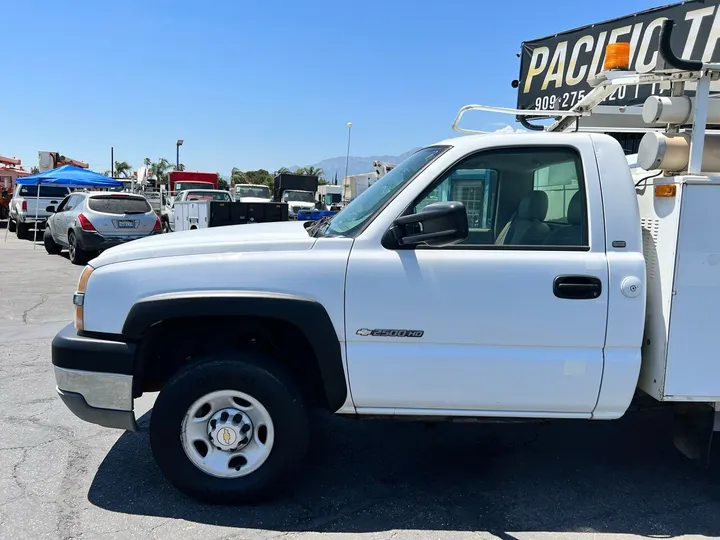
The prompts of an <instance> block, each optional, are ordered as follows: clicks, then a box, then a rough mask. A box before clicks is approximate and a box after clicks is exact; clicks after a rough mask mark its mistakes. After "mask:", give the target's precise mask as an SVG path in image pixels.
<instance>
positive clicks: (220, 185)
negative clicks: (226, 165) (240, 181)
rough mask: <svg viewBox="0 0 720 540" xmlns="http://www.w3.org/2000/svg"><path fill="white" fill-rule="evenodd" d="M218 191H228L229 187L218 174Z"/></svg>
mask: <svg viewBox="0 0 720 540" xmlns="http://www.w3.org/2000/svg"><path fill="white" fill-rule="evenodd" d="M218 189H225V190H228V189H230V185H229V184H228V181H227V180H225V179H224V178H223V177H222V176H220V173H218Z"/></svg>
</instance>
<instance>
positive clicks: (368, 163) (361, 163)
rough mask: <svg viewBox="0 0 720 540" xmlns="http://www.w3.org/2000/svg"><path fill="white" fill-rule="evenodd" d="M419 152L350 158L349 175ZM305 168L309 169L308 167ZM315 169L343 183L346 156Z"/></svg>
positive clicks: (509, 128) (511, 130) (502, 129)
mask: <svg viewBox="0 0 720 540" xmlns="http://www.w3.org/2000/svg"><path fill="white" fill-rule="evenodd" d="M500 126H502V127H500ZM494 127H496V128H499V129H494V130H492V133H517V132H522V131H525V130H524V129H518V128H514V127H512V126H509V125H503V124H501V125H495V126H494ZM417 150H419V148H413V149H412V150H408V151H407V152H405V153H403V154H400V155H398V156H366V157H356V156H350V159H349V160H348V174H361V173H369V172H373V171H374V170H375V168H374V167H373V161H384V162H386V163H392V164H393V165H397V164H398V163H400V162H401V161H403V160H404V159H405V158H407V157H408V156H409V155H410V154H412V153H413V152H415V151H417ZM304 166H305V167H307V166H308V165H304ZM313 167H316V168H321V169H322V170H323V171H324V172H325V180H327V181H328V182H332V181H333V179H334V178H335V174H336V173H337V177H338V182H342V179H343V177H344V176H345V156H340V157H334V158H329V159H324V160H322V161H319V162H318V163H314V164H313ZM299 168H300V167H299V166H297V165H295V166H293V167H288V169H290V170H291V171H296V170H297V169H299Z"/></svg>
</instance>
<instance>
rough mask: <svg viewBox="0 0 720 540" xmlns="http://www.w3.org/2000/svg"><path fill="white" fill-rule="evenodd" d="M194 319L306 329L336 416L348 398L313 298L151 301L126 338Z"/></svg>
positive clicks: (253, 295) (137, 313) (209, 294)
mask: <svg viewBox="0 0 720 540" xmlns="http://www.w3.org/2000/svg"><path fill="white" fill-rule="evenodd" d="M189 317H265V318H270V319H279V320H282V321H285V322H287V323H290V324H292V325H294V326H296V327H297V328H298V329H300V331H301V332H303V334H304V335H305V337H306V338H307V340H308V341H309V342H310V345H311V347H312V348H313V351H314V352H315V357H316V358H317V362H318V368H319V370H320V375H321V377H322V381H323V386H324V388H325V396H326V399H327V403H328V407H329V408H330V410H331V411H333V412H334V411H336V410H338V409H339V408H340V407H342V406H343V404H344V403H345V400H346V399H347V395H348V388H347V383H346V379H345V368H344V366H343V359H342V352H341V348H340V341H339V340H338V337H337V333H336V332H335V327H334V325H333V323H332V320H331V319H330V316H329V315H328V313H327V311H326V310H325V307H324V306H323V305H322V304H320V303H319V302H316V301H315V300H311V299H308V298H303V297H299V296H294V295H289V294H282V293H270V292H256V291H238V292H227V291H197V292H184V293H170V294H161V295H156V296H151V297H148V298H145V299H143V300H140V301H138V302H137V303H135V305H133V307H132V308H131V309H130V312H129V313H128V316H127V318H126V319H125V324H124V325H123V329H122V333H123V335H125V336H127V337H128V338H130V339H132V340H138V341H139V340H141V339H142V336H143V334H144V333H145V331H146V330H148V329H149V328H150V327H151V326H153V325H154V324H157V323H160V322H162V321H167V320H169V319H175V318H189Z"/></svg>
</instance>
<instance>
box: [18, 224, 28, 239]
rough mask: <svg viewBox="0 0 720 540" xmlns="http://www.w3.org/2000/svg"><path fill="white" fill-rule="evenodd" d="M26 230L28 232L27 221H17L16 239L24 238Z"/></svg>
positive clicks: (26, 235)
mask: <svg viewBox="0 0 720 540" xmlns="http://www.w3.org/2000/svg"><path fill="white" fill-rule="evenodd" d="M28 232H30V227H29V226H28V224H27V223H20V222H18V223H17V225H16V229H15V234H16V235H17V237H18V240H25V239H26V238H27V237H28Z"/></svg>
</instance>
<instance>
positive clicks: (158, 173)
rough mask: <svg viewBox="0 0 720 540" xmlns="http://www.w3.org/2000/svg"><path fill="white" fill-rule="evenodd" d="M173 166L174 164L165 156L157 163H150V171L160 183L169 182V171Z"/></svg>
mask: <svg viewBox="0 0 720 540" xmlns="http://www.w3.org/2000/svg"><path fill="white" fill-rule="evenodd" d="M172 168H173V166H172V165H170V162H169V161H168V160H167V159H165V158H160V159H159V160H157V161H156V162H155V163H151V164H150V171H151V172H152V176H153V178H155V181H156V182H157V183H158V184H167V180H168V172H169V171H170V169H172Z"/></svg>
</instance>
